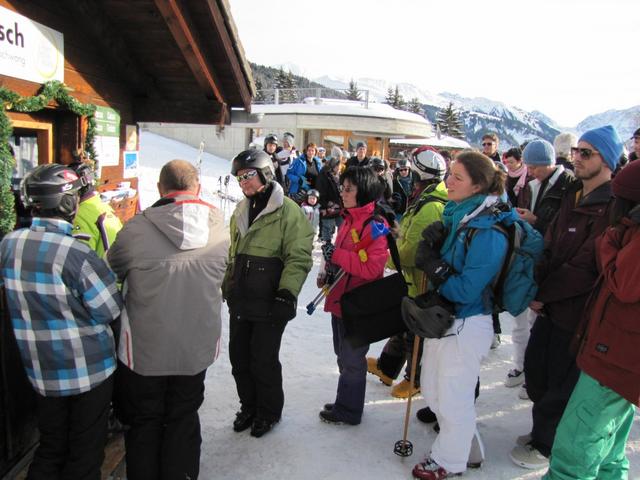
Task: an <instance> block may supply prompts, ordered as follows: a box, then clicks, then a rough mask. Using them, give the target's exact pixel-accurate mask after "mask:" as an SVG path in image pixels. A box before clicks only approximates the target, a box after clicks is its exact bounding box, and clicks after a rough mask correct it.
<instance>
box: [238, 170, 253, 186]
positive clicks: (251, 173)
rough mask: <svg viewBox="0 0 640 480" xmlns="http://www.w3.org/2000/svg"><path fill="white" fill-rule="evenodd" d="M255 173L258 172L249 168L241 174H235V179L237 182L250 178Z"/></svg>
mask: <svg viewBox="0 0 640 480" xmlns="http://www.w3.org/2000/svg"><path fill="white" fill-rule="evenodd" d="M257 174H258V171H257V170H249V171H248V172H245V173H243V174H242V175H236V180H238V183H240V182H242V181H243V180H251V179H252V178H253V177H255V176H256V175H257Z"/></svg>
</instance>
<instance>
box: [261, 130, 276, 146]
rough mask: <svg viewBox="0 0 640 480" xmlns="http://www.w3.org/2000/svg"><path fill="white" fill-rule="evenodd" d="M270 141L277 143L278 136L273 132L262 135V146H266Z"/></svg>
mask: <svg viewBox="0 0 640 480" xmlns="http://www.w3.org/2000/svg"><path fill="white" fill-rule="evenodd" d="M270 143H274V144H276V145H278V136H277V135H276V134H275V133H270V134H269V135H267V136H266V137H264V146H265V147H266V146H267V145H269V144H270Z"/></svg>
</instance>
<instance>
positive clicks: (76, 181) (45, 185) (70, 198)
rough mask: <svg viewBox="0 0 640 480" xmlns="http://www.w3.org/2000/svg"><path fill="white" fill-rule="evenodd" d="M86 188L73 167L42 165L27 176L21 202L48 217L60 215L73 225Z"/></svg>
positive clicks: (21, 189)
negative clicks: (79, 202)
mask: <svg viewBox="0 0 640 480" xmlns="http://www.w3.org/2000/svg"><path fill="white" fill-rule="evenodd" d="M85 185H86V180H85V178H84V177H78V175H77V174H76V172H74V171H73V170H71V169H70V168H67V167H65V166H64V165H60V164H57V163H50V164H47V165H39V166H37V167H36V168H34V169H33V170H31V171H30V172H29V173H27V174H26V175H25V177H24V178H23V179H22V182H21V184H20V199H21V200H22V203H23V205H24V206H25V207H33V208H34V209H35V211H36V212H39V213H41V214H42V215H45V216H59V217H62V218H64V219H65V220H67V221H69V222H72V221H73V218H74V217H75V214H76V211H77V209H78V198H79V197H78V192H79V191H80V188H82V187H83V186H85Z"/></svg>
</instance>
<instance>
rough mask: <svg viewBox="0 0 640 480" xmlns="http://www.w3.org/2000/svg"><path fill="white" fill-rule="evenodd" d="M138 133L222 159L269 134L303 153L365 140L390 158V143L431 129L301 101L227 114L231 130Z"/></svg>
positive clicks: (376, 107)
mask: <svg viewBox="0 0 640 480" xmlns="http://www.w3.org/2000/svg"><path fill="white" fill-rule="evenodd" d="M143 128H145V129H147V130H149V131H152V132H153V133H157V134H159V135H163V136H165V137H169V138H173V139H175V140H179V141H181V142H183V143H186V144H189V145H191V146H194V147H196V148H197V147H198V146H199V145H200V143H201V142H204V144H205V147H204V149H205V150H206V151H208V152H210V153H212V154H214V155H217V156H219V157H222V158H228V159H231V158H233V157H234V156H235V155H236V154H237V153H239V152H241V151H242V150H245V149H247V148H248V146H249V145H250V144H252V143H254V142H255V143H257V144H259V146H262V139H263V138H264V137H265V136H266V135H268V134H270V133H275V134H276V135H278V138H279V139H282V134H284V133H285V132H291V133H293V134H294V135H295V146H296V148H297V149H298V150H303V149H304V147H305V145H307V144H308V143H311V142H313V143H315V144H316V145H318V146H323V147H325V148H326V149H327V154H329V152H330V151H331V147H333V146H334V145H335V146H338V147H340V148H342V149H347V150H348V151H349V152H352V153H353V152H354V151H355V148H356V144H357V143H358V142H359V141H365V142H366V143H367V146H368V154H369V155H371V156H379V157H382V158H389V157H390V140H391V139H404V138H424V137H430V136H432V135H433V134H432V129H431V124H430V123H429V121H428V120H426V119H425V118H424V117H422V116H421V115H418V114H415V113H410V112H406V111H404V110H396V109H395V108H393V107H391V106H389V105H386V104H381V103H373V102H368V101H350V100H337V99H328V98H322V97H320V96H315V97H306V98H305V99H304V100H302V102H300V103H280V104H262V105H260V104H253V105H252V106H251V113H250V114H249V113H247V112H246V111H232V117H231V125H227V126H224V127H222V128H221V127H212V126H210V125H193V124H192V125H185V124H181V125H178V124H161V123H146V124H144V125H143Z"/></svg>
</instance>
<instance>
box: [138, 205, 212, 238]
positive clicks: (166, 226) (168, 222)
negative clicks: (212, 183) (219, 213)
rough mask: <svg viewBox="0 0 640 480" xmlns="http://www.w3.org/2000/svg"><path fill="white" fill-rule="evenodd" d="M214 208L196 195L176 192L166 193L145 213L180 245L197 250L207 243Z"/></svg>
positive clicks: (159, 228) (160, 229)
mask: <svg viewBox="0 0 640 480" xmlns="http://www.w3.org/2000/svg"><path fill="white" fill-rule="evenodd" d="M214 209H215V207H214V206H213V205H210V204H208V203H207V202H204V201H202V200H200V199H199V198H198V197H197V196H196V195H193V194H191V193H188V192H175V193H171V194H169V195H166V196H164V197H162V198H161V199H160V200H159V201H158V202H156V203H155V204H154V205H153V206H151V207H150V208H147V209H146V210H145V211H144V212H143V213H142V215H144V217H145V218H146V219H147V220H149V221H150V222H151V223H152V224H153V225H154V226H155V227H156V228H157V229H158V230H159V231H160V232H161V233H162V234H163V235H164V236H165V237H166V238H167V240H169V241H170V242H171V243H173V244H174V245H175V246H176V247H177V248H179V249H180V250H193V249H195V248H202V247H204V246H206V245H207V242H208V240H209V232H210V229H211V228H212V227H213V224H212V223H213V222H212V219H211V215H210V214H211V211H212V210H214Z"/></svg>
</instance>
